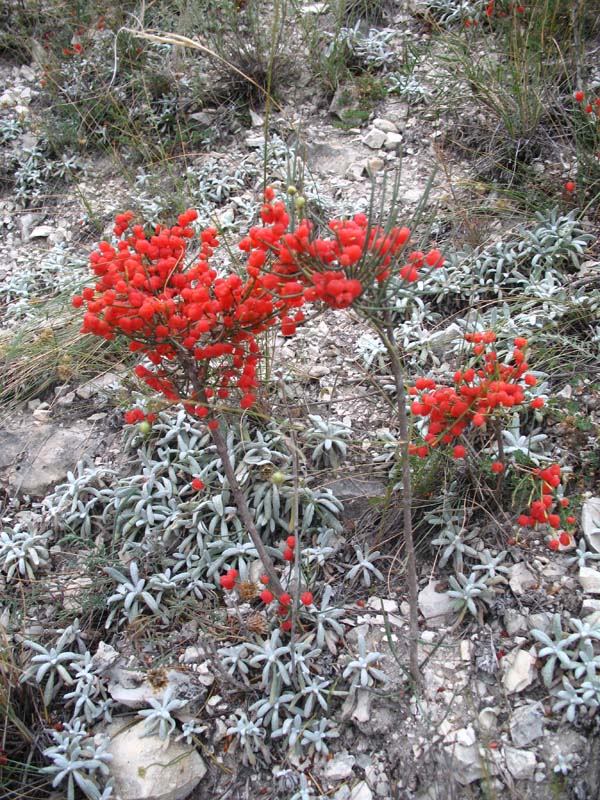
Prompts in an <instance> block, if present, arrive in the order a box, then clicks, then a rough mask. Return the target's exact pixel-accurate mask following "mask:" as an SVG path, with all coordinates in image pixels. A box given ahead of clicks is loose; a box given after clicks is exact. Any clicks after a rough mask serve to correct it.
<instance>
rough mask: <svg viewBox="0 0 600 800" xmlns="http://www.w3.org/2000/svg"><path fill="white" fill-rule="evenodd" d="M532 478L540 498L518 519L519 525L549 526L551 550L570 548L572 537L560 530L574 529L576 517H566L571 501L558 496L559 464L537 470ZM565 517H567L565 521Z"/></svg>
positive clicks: (559, 483)
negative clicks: (550, 529)
mask: <svg viewBox="0 0 600 800" xmlns="http://www.w3.org/2000/svg"><path fill="white" fill-rule="evenodd" d="M532 476H533V478H534V479H535V481H536V484H537V487H538V490H537V491H538V493H539V497H538V498H537V499H536V500H534V501H533V502H532V503H531V505H530V507H529V509H528V510H527V512H526V513H524V514H521V515H520V516H519V518H518V520H517V521H518V523H519V525H523V526H524V527H533V526H535V525H538V524H540V525H549V526H550V528H552V531H553V535H552V538H551V539H550V542H549V547H550V549H551V550H558V548H559V547H560V546H561V545H562V546H563V547H568V546H569V545H570V544H571V541H572V540H571V535H570V534H569V533H568V532H567V531H566V530H560V528H565V527H570V528H572V527H573V526H574V525H575V523H576V520H575V517H573V516H571V515H570V514H569V515H567V516H565V513H566V512H565V511H564V509H566V508H568V506H569V500H568V498H566V497H561V498H559V497H558V496H557V492H558V489H559V487H560V485H561V469H560V466H559V465H558V464H551V465H550V466H549V467H546V468H545V469H539V468H536V469H534V470H533V472H532ZM563 517H565V518H564V519H563Z"/></svg>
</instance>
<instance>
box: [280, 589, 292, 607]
mask: <svg viewBox="0 0 600 800" xmlns="http://www.w3.org/2000/svg"><path fill="white" fill-rule="evenodd" d="M279 602H280V603H281V605H282V606H289V604H290V603H291V602H292V598H291V597H290V596H289V594H288V593H287V592H284V593H283V594H280V595H279Z"/></svg>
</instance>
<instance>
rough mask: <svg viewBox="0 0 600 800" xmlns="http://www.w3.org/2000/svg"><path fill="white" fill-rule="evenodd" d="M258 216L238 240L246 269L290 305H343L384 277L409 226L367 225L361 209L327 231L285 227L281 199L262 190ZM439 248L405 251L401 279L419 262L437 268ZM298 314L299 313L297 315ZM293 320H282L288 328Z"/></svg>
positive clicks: (413, 276)
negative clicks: (257, 224) (259, 223)
mask: <svg viewBox="0 0 600 800" xmlns="http://www.w3.org/2000/svg"><path fill="white" fill-rule="evenodd" d="M261 217H262V220H263V222H265V223H267V224H266V226H265V227H262V228H260V227H254V228H251V229H250V231H249V233H248V236H247V237H245V238H244V239H243V240H242V241H241V242H240V244H239V247H240V249H241V250H242V251H244V252H246V253H248V272H249V274H250V275H253V276H255V277H257V278H258V277H259V276H260V277H261V280H262V282H263V283H264V284H265V285H266V286H268V287H269V288H270V289H271V290H272V291H274V292H276V293H277V294H278V295H279V296H281V297H285V299H286V301H287V302H288V304H289V305H290V306H296V307H298V308H299V307H300V306H302V305H303V304H304V302H309V303H311V302H315V301H321V302H324V303H326V304H327V305H329V306H331V307H332V308H347V307H348V306H350V305H352V303H353V302H354V301H355V300H356V299H357V298H358V297H360V296H361V295H362V294H363V292H364V291H365V290H366V288H368V287H369V286H371V285H373V283H376V282H381V281H383V280H385V279H386V278H388V277H389V275H390V270H391V266H392V262H393V261H394V260H395V259H397V258H398V256H399V254H400V252H401V251H402V249H403V248H404V246H405V245H406V243H407V242H408V239H409V237H410V230H409V229H408V228H405V227H401V228H399V227H395V228H392V229H391V230H389V231H385V230H384V229H383V228H380V227H377V226H372V225H371V224H370V222H369V219H368V218H367V216H366V215H365V214H355V215H354V216H353V218H352V219H350V220H331V221H330V222H329V225H328V227H329V229H330V231H331V232H332V236H329V237H314V225H313V223H312V222H310V221H309V220H307V219H302V220H300V221H299V222H298V224H297V225H296V227H295V228H294V229H293V230H289V225H290V218H289V215H288V213H287V210H286V207H285V205H284V203H282V202H281V201H275V200H274V192H273V190H272V189H270V188H269V189H267V190H266V192H265V203H264V204H263V206H262V210H261ZM443 263H444V259H443V258H442V255H441V253H440V252H439V251H438V250H432V251H431V252H430V253H428V254H427V255H425V254H424V253H416V252H415V253H411V254H410V255H409V256H408V261H407V264H405V265H404V266H403V267H401V268H400V275H401V277H403V278H404V279H405V280H408V281H414V280H417V278H418V269H419V268H421V267H423V266H425V265H426V266H428V267H433V266H435V267H440V266H442V264H443ZM302 318H303V317H302ZM295 322H296V320H295V319H291V318H288V319H287V320H286V324H287V328H288V330H289V332H290V333H293V331H294V329H295V324H294V323H295Z"/></svg>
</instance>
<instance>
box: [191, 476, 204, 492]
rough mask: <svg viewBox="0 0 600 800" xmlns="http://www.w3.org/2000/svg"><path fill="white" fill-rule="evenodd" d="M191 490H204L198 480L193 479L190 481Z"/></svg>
mask: <svg viewBox="0 0 600 800" xmlns="http://www.w3.org/2000/svg"><path fill="white" fill-rule="evenodd" d="M192 489H193V490H194V491H195V492H201V491H202V489H204V484H203V483H202V481H201V480H200V478H194V480H193V481H192Z"/></svg>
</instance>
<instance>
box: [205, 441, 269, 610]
mask: <svg viewBox="0 0 600 800" xmlns="http://www.w3.org/2000/svg"><path fill="white" fill-rule="evenodd" d="M210 433H211V436H212V440H213V442H214V443H215V447H216V448H217V453H218V454H219V458H220V459H221V463H222V464H223V469H224V470H225V476H226V477H227V482H228V483H229V488H230V489H231V493H232V494H233V499H234V502H235V505H236V508H237V510H238V513H239V515H240V518H241V520H242V522H243V523H244V527H245V528H246V530H247V531H248V534H249V536H250V538H251V539H252V543H253V544H254V546H255V547H256V552H257V553H258V557H259V558H260V560H261V561H262V564H263V567H264V568H265V572H266V573H267V575H268V576H269V581H270V583H271V587H272V590H273V592H274V594H275V595H276V596H279V595H281V594H283V587H282V586H281V583H280V582H279V577H278V575H277V572H276V570H275V564H274V563H273V559H272V558H271V556H270V555H269V554H268V552H267V548H266V547H265V545H264V543H263V540H262V539H261V538H260V534H259V533H258V531H257V530H256V525H255V524H254V519H253V517H252V514H251V512H250V509H249V508H248V503H247V502H246V498H245V496H244V492H243V491H242V488H241V486H240V484H239V482H238V479H237V478H236V475H235V471H234V469H233V465H232V463H231V459H230V458H229V452H228V450H227V444H226V442H225V439H224V438H223V436H222V434H221V431H220V430H219V428H215V429H214V430H211V432H210Z"/></svg>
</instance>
